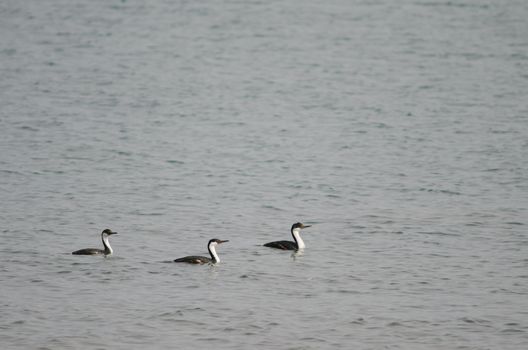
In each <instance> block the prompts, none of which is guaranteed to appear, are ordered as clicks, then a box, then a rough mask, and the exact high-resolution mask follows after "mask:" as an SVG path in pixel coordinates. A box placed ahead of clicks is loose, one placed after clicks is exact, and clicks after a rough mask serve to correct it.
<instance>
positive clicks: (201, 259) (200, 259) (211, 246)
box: [174, 238, 229, 264]
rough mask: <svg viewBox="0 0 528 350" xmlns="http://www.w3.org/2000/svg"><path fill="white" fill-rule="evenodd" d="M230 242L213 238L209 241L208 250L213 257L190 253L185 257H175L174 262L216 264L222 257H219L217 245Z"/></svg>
mask: <svg viewBox="0 0 528 350" xmlns="http://www.w3.org/2000/svg"><path fill="white" fill-rule="evenodd" d="M225 242H229V241H227V240H226V241H223V240H220V239H217V238H214V239H211V240H210V241H209V243H207V250H209V254H210V255H211V258H208V257H205V256H197V255H190V256H185V257H183V258H178V259H175V260H174V262H183V263H188V264H208V263H211V264H216V263H217V262H220V258H218V254H216V249H215V247H216V246H217V245H219V244H222V243H225Z"/></svg>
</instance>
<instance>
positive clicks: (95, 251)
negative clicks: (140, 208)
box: [72, 228, 117, 256]
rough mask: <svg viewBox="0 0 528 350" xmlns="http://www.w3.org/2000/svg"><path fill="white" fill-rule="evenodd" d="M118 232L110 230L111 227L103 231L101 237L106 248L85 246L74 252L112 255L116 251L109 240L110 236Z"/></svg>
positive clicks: (74, 253)
mask: <svg viewBox="0 0 528 350" xmlns="http://www.w3.org/2000/svg"><path fill="white" fill-rule="evenodd" d="M116 234H117V232H115V231H112V230H110V229H109V228H107V229H105V230H103V232H101V239H102V240H103V246H104V249H97V248H85V249H80V250H76V251H74V252H72V254H73V255H105V256H106V255H110V254H112V253H113V252H114V251H113V249H112V247H111V246H110V242H109V241H108V239H109V237H110V236H111V235H116Z"/></svg>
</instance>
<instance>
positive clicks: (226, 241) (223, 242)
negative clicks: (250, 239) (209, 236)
mask: <svg viewBox="0 0 528 350" xmlns="http://www.w3.org/2000/svg"><path fill="white" fill-rule="evenodd" d="M225 242H229V240H225V241H220V242H219V243H225Z"/></svg>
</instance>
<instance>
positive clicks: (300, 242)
mask: <svg viewBox="0 0 528 350" xmlns="http://www.w3.org/2000/svg"><path fill="white" fill-rule="evenodd" d="M292 235H293V238H294V239H295V242H297V248H299V249H304V248H305V247H306V245H305V244H304V241H303V240H302V238H301V229H300V228H294V229H293V231H292Z"/></svg>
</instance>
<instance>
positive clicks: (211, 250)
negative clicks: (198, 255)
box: [209, 243, 220, 262]
mask: <svg viewBox="0 0 528 350" xmlns="http://www.w3.org/2000/svg"><path fill="white" fill-rule="evenodd" d="M215 246H216V244H215V243H211V244H210V245H209V253H211V257H212V258H213V260H214V261H215V262H220V258H219V257H218V254H216V249H215Z"/></svg>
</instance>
